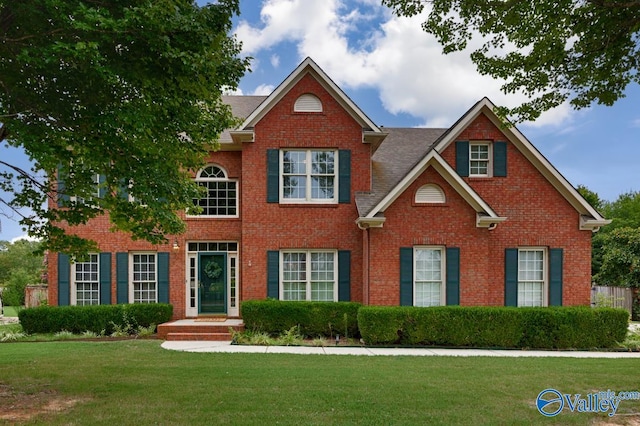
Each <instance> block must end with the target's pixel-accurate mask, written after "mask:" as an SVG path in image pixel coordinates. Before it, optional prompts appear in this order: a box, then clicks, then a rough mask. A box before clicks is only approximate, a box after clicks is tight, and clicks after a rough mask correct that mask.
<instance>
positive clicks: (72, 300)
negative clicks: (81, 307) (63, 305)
mask: <svg viewBox="0 0 640 426" xmlns="http://www.w3.org/2000/svg"><path fill="white" fill-rule="evenodd" d="M87 256H96V265H97V267H98V270H97V272H96V275H97V277H96V278H97V279H96V281H95V283H97V284H98V305H99V304H100V253H87ZM78 263H83V264H84V263H91V262H90V261H89V262H79V261H73V262H71V268H70V270H69V273H70V277H69V292H70V294H69V304H70V305H74V306H75V305H77V304H78V287H77V280H76V273H77V270H76V268H77V267H78ZM81 282H86V283H93V281H81Z"/></svg>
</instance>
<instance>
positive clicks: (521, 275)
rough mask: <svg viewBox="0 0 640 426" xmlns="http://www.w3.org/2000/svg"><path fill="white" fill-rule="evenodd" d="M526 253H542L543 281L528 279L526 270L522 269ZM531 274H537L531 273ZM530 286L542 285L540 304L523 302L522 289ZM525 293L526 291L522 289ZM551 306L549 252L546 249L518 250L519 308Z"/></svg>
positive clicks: (525, 248)
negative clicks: (522, 257) (527, 285)
mask: <svg viewBox="0 0 640 426" xmlns="http://www.w3.org/2000/svg"><path fill="white" fill-rule="evenodd" d="M525 252H537V253H542V279H531V278H528V277H526V276H525V275H526V272H527V271H525V270H523V269H521V267H522V264H521V255H522V253H525ZM529 272H535V271H530V270H529ZM527 283H529V284H534V283H540V284H542V294H541V295H540V304H531V303H526V304H525V303H524V302H525V301H524V300H522V296H523V294H522V292H521V287H522V286H524V285H526V284H527ZM522 290H523V291H524V289H522ZM548 305H549V251H548V250H547V248H546V247H520V248H518V299H517V306H519V307H521V306H542V307H545V306H548Z"/></svg>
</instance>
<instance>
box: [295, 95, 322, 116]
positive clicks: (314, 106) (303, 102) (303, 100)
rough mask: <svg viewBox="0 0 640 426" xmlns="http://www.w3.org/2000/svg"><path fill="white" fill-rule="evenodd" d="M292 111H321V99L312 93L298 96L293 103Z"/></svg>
mask: <svg viewBox="0 0 640 426" xmlns="http://www.w3.org/2000/svg"><path fill="white" fill-rule="evenodd" d="M293 111H294V112H322V101H321V100H320V98H319V97H317V96H316V95H314V94H313V93H305V94H302V95H300V96H298V99H296V102H295V103H294V105H293Z"/></svg>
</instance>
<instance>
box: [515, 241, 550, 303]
mask: <svg viewBox="0 0 640 426" xmlns="http://www.w3.org/2000/svg"><path fill="white" fill-rule="evenodd" d="M544 254H545V251H544V249H520V250H519V251H518V306H545V301H544V299H545V297H544V293H545V276H546V271H545V256H544Z"/></svg>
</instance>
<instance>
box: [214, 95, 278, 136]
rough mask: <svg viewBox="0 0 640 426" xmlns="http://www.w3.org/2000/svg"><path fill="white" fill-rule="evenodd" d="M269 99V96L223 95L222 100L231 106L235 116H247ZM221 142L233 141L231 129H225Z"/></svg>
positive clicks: (243, 117)
mask: <svg viewBox="0 0 640 426" xmlns="http://www.w3.org/2000/svg"><path fill="white" fill-rule="evenodd" d="M265 99H267V96H223V97H222V102H224V103H225V104H227V105H229V106H230V107H231V111H232V112H233V115H234V116H235V117H238V118H241V119H243V120H244V119H245V118H247V117H248V116H249V115H250V114H251V113H252V112H253V111H254V110H255V109H256V108H258V106H260V104H261V103H262V102H263V101H264V100H265ZM220 142H231V135H230V134H229V130H225V131H224V132H222V134H221V135H220Z"/></svg>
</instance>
